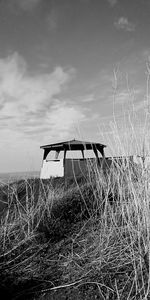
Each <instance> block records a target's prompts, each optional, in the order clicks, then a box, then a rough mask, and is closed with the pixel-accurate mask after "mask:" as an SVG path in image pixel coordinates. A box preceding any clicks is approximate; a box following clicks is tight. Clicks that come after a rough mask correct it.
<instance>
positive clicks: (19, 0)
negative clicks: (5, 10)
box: [9, 0, 41, 11]
mask: <svg viewBox="0 0 150 300" xmlns="http://www.w3.org/2000/svg"><path fill="white" fill-rule="evenodd" d="M40 2H41V0H11V2H10V1H9V3H10V4H11V7H14V8H19V9H22V10H24V11H31V10H32V9H34V8H35V7H37V6H38V4H39V3H40Z"/></svg>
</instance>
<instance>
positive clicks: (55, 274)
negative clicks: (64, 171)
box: [0, 159, 150, 300]
mask: <svg viewBox="0 0 150 300" xmlns="http://www.w3.org/2000/svg"><path fill="white" fill-rule="evenodd" d="M149 193H150V189H149V170H148V169H145V168H144V165H143V166H141V168H137V167H135V166H133V165H132V164H131V163H130V162H129V161H128V160H127V159H126V160H125V161H124V162H122V164H121V165H120V166H119V164H118V165H116V163H115V162H114V163H112V165H111V167H110V168H109V172H105V174H104V173H103V172H102V170H97V169H94V170H93V171H90V172H89V176H88V178H86V179H85V178H84V179H83V178H82V179H80V181H76V182H73V181H67V182H66V183H65V184H64V182H63V180H61V179H55V180H48V181H46V180H44V181H40V180H39V179H30V180H21V181H18V182H15V183H11V184H9V185H7V186H2V187H1V190H0V197H1V198H0V199H1V202H0V205H1V206H0V216H1V227H0V292H1V295H2V294H4V297H5V298H6V297H7V299H38V300H47V299H79V300H80V299H118V300H119V299H121V300H122V299H148V295H149V284H150V282H149V241H150V236H149V235H150V216H149V212H150V208H149ZM4 297H3V298H4Z"/></svg>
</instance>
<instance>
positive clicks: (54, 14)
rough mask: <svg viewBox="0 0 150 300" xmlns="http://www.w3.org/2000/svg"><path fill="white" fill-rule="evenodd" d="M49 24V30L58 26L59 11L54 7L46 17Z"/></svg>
mask: <svg viewBox="0 0 150 300" xmlns="http://www.w3.org/2000/svg"><path fill="white" fill-rule="evenodd" d="M46 22H47V26H48V29H49V30H55V29H57V26H58V11H57V10H56V8H53V9H52V10H51V12H50V13H49V15H48V16H47V18H46Z"/></svg>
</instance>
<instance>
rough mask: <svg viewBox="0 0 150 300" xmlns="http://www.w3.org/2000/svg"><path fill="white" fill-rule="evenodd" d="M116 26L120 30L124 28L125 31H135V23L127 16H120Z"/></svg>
mask: <svg viewBox="0 0 150 300" xmlns="http://www.w3.org/2000/svg"><path fill="white" fill-rule="evenodd" d="M114 26H115V27H116V28H117V29H118V30H124V31H130V32H132V31H135V24H133V23H131V22H129V21H128V19H127V18H125V17H120V18H119V19H118V20H117V21H116V22H115V23H114Z"/></svg>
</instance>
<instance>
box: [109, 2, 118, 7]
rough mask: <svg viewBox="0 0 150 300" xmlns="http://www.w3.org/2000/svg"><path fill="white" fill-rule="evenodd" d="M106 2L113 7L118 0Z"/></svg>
mask: <svg viewBox="0 0 150 300" xmlns="http://www.w3.org/2000/svg"><path fill="white" fill-rule="evenodd" d="M107 1H108V3H109V4H110V5H111V6H112V7H113V6H115V5H116V4H117V2H118V0H107Z"/></svg>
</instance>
